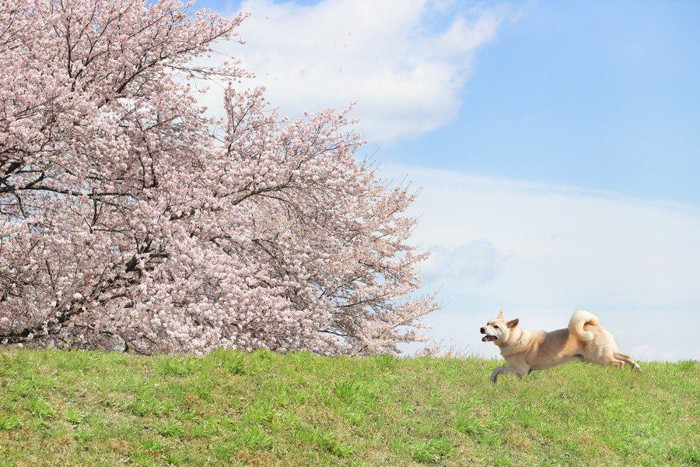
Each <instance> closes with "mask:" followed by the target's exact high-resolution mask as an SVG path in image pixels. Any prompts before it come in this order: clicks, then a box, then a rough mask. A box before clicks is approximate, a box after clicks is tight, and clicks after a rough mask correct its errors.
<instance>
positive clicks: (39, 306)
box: [0, 0, 436, 355]
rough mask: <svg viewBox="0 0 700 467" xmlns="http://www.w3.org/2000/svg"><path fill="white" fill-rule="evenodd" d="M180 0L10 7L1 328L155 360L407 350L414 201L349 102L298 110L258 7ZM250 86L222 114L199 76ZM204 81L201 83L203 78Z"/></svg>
mask: <svg viewBox="0 0 700 467" xmlns="http://www.w3.org/2000/svg"><path fill="white" fill-rule="evenodd" d="M191 9H192V5H191V4H189V5H182V4H180V3H178V2H175V1H171V0H161V1H159V2H155V3H153V2H146V1H145V0H126V1H119V2H112V1H108V0H62V1H56V0H0V340H1V341H2V342H5V343H27V342H40V343H44V344H46V343H50V344H53V345H57V346H65V347H73V348H81V347H84V348H100V347H115V346H117V347H119V348H122V349H125V350H127V351H133V352H139V353H153V352H196V353H201V352H206V351H208V350H210V349H212V348H215V347H220V346H224V347H233V348H238V349H245V350H251V349H255V348H268V349H272V350H276V351H280V352H284V351H289V350H309V351H313V352H319V353H326V354H353V355H364V354H375V353H395V352H397V344H399V343H401V342H410V341H414V340H417V339H419V338H420V336H419V335H418V334H417V329H418V328H420V327H421V325H420V318H421V317H422V316H424V315H425V314H427V313H430V312H432V311H434V310H435V309H436V304H435V301H434V297H432V296H424V297H418V296H417V295H416V293H417V291H418V289H419V286H420V281H419V278H418V277H417V275H416V272H415V268H416V264H417V262H419V261H421V260H422V259H424V258H425V253H421V252H418V251H416V250H415V249H414V248H413V247H412V246H410V245H409V244H407V239H408V238H409V236H410V233H411V229H412V227H413V226H414V225H415V219H412V218H410V217H407V216H406V215H405V210H406V208H407V207H408V206H409V205H410V203H411V202H412V200H413V197H414V195H413V194H412V193H410V192H409V191H408V190H407V188H406V187H403V186H401V187H388V186H387V185H386V184H385V183H384V182H383V181H382V180H380V179H379V178H378V175H377V173H376V172H375V170H374V169H373V167H372V166H371V165H369V164H368V163H366V162H362V161H358V158H357V153H358V150H359V148H360V147H361V141H360V139H359V137H358V135H356V134H354V133H353V132H352V131H351V129H350V125H351V122H350V121H348V116H347V112H341V113H336V112H333V111H330V110H328V111H324V112H321V113H319V114H316V115H311V114H309V115H306V116H305V118H303V119H299V120H296V121H289V120H288V119H286V118H283V117H280V116H279V115H278V114H277V113H276V112H275V111H274V110H273V109H271V108H270V106H269V104H268V103H267V102H266V101H265V99H264V95H263V91H262V90H260V89H253V90H247V91H240V90H236V89H237V88H240V82H241V80H242V79H243V78H245V77H247V76H248V73H247V72H246V71H245V70H243V69H242V68H241V67H240V65H239V63H237V62H235V61H233V60H232V61H231V62H230V63H227V64H225V65H223V66H218V67H203V66H197V65H195V64H194V63H195V62H193V58H196V57H202V56H206V55H207V54H208V53H210V52H211V50H212V45H213V43H214V42H215V41H216V40H218V39H230V38H232V37H236V27H237V26H238V25H239V24H240V23H241V21H243V19H244V18H243V16H242V15H238V16H236V17H233V18H224V17H220V16H219V15H218V14H216V13H213V12H209V11H205V10H202V11H196V12H193V11H191ZM214 76H216V77H218V78H224V79H225V80H228V81H229V82H231V83H232V85H231V86H229V88H228V90H227V92H226V96H225V99H224V102H222V105H223V106H225V109H226V114H227V117H226V118H225V119H223V120H221V121H213V120H212V119H210V118H208V117H206V115H205V113H204V109H202V108H201V107H200V106H199V105H198V104H197V101H196V99H195V91H194V86H193V83H195V82H199V81H201V80H202V79H207V78H210V77H214ZM194 80H198V81H194Z"/></svg>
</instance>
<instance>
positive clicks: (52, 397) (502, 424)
mask: <svg viewBox="0 0 700 467" xmlns="http://www.w3.org/2000/svg"><path fill="white" fill-rule="evenodd" d="M497 364H498V363H497V362H496V361H494V360H484V359H472V358H469V359H456V358H437V359H436V358H392V357H374V358H357V359H351V358H328V357H320V356H315V355H311V354H305V353H300V354H289V355H284V356H282V355H278V354H274V353H271V352H262V351H260V352H255V353H253V354H241V353H237V352H232V351H216V352H213V353H212V354H210V355H208V356H206V357H183V356H171V357H166V356H156V357H138V356H133V355H125V354H119V353H101V352H83V351H75V352H67V351H55V350H1V351H0V465H27V466H29V465H31V466H35V465H115V464H123V463H133V464H142V465H152V464H153V465H165V464H171V465H391V466H394V465H414V464H439V465H499V464H500V465H530V464H543V463H544V464H554V463H556V464H570V465H581V464H583V463H586V464H589V465H590V464H593V465H687V464H696V465H697V464H700V363H698V362H691V361H689V362H680V363H646V364H644V363H642V367H643V369H644V371H643V372H642V373H633V372H631V371H629V370H616V369H614V368H604V367H597V366H591V365H584V364H572V365H568V366H565V367H561V368H557V369H554V370H551V371H549V372H544V373H533V374H532V375H530V376H529V377H527V378H525V379H523V380H518V379H517V378H515V377H509V375H506V376H503V377H501V379H500V380H499V382H498V384H496V385H493V384H491V383H490V382H489V379H488V378H489V375H490V372H491V369H492V368H493V367H495V366H496V365H497Z"/></svg>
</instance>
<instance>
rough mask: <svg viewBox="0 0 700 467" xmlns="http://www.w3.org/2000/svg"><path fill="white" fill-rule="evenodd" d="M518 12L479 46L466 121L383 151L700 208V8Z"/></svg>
mask: <svg viewBox="0 0 700 467" xmlns="http://www.w3.org/2000/svg"><path fill="white" fill-rule="evenodd" d="M519 12H520V14H519V17H518V18H517V20H514V21H504V22H503V24H502V25H501V26H500V29H499V31H498V36H497V38H496V39H495V40H494V41H493V42H492V43H490V44H487V45H485V46H484V47H483V49H481V50H479V51H478V54H477V59H476V63H475V66H474V74H473V76H472V78H471V79H470V80H469V82H468V84H467V85H466V86H465V87H464V89H463V93H462V96H463V101H462V105H461V109H460V112H459V116H458V118H457V119H455V120H454V121H452V122H451V123H450V124H448V125H446V126H445V127H443V128H440V129H438V130H436V131H433V132H430V133H427V134H423V135H421V136H420V137H418V138H415V139H413V140H411V141H405V142H401V143H399V144H397V145H396V146H395V147H387V148H385V149H384V151H383V154H384V155H385V156H386V157H388V158H390V159H392V160H395V161H402V162H409V163H411V164H418V165H429V166H431V167H439V168H445V169H455V170H461V171H466V172H469V173H477V174H483V175H488V176H494V177H507V178H515V179H523V180H531V181H538V182H547V183H557V184H566V185H575V186H583V187H587V188H594V189H601V190H611V191H616V192H621V193H626V194H629V195H634V196H641V197H650V198H661V199H668V200H673V201H678V202H686V203H693V204H700V183H699V182H698V177H699V176H700V3H698V2H671V1H665V2H622V1H614V2H612V1H611V2H570V1H567V2H551V1H550V2H538V3H532V4H527V5H524V6H522V5H521V6H520V9H519ZM427 154H429V155H430V156H429V157H427V156H426V155H427Z"/></svg>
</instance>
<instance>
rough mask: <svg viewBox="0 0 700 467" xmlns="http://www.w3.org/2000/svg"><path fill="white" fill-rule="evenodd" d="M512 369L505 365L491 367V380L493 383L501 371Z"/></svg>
mask: <svg viewBox="0 0 700 467" xmlns="http://www.w3.org/2000/svg"><path fill="white" fill-rule="evenodd" d="M512 370H513V369H512V368H510V367H507V366H499V367H496V368H494V369H493V372H491V382H492V383H495V382H496V380H497V379H498V375H500V374H501V373H508V372H509V371H512Z"/></svg>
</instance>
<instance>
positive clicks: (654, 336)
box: [384, 165, 700, 359]
mask: <svg viewBox="0 0 700 467" xmlns="http://www.w3.org/2000/svg"><path fill="white" fill-rule="evenodd" d="M384 171H385V174H386V175H387V176H389V177H391V178H394V179H402V178H403V177H404V176H405V175H406V174H408V178H409V179H411V180H413V181H414V183H415V184H416V185H417V186H420V187H422V192H421V195H420V196H419V197H418V200H417V201H416V203H415V205H414V206H413V208H412V209H413V213H414V214H415V215H420V216H421V219H420V223H419V225H418V227H417V230H416V233H415V240H416V241H417V242H418V243H420V244H421V245H422V246H423V247H425V248H432V249H434V254H435V257H434V258H433V259H431V260H430V261H429V262H428V263H426V265H425V271H424V272H425V277H426V279H427V281H428V284H427V285H428V287H429V288H433V289H437V288H441V297H442V300H443V301H445V302H447V304H446V306H445V308H444V310H442V311H441V312H438V313H437V314H436V315H435V316H433V317H431V318H430V319H429V320H428V322H429V323H430V324H432V325H433V326H434V329H433V330H432V334H433V336H434V337H435V338H437V339H439V340H440V339H442V340H445V341H447V342H452V343H453V344H454V345H456V346H457V347H459V348H462V349H466V350H467V351H470V352H475V353H480V354H485V355H495V354H496V352H495V351H494V349H493V347H494V346H492V345H491V346H487V345H485V344H482V343H481V342H480V341H479V335H478V328H479V326H481V325H482V323H483V322H486V320H488V319H490V318H492V317H494V316H495V315H496V314H497V313H498V311H499V310H501V309H502V310H503V311H504V313H505V314H506V315H507V316H511V317H514V316H515V315H517V316H518V317H520V318H521V322H522V323H523V325H524V326H525V327H529V328H531V329H554V328H558V327H564V326H566V323H567V322H568V319H569V317H570V315H571V313H572V312H573V311H574V310H576V309H577V308H586V309H589V310H590V311H593V312H594V313H597V314H598V315H599V316H600V317H601V319H602V321H603V323H604V324H605V325H606V326H608V327H609V328H610V329H611V331H613V333H615V334H616V336H617V339H618V342H619V343H620V345H621V346H622V348H623V349H625V350H628V351H629V352H630V353H636V354H637V355H635V356H636V357H638V358H641V359H654V358H659V359H662V358H663V359H679V358H700V343H698V341H697V339H692V338H688V337H686V336H687V333H685V332H684V331H683V330H684V329H688V328H696V327H699V326H700V287H698V278H699V277H700V240H698V239H700V211H698V210H697V209H695V208H692V207H686V206H679V205H669V204H664V203H659V202H653V201H647V200H639V199H633V198H627V197H622V196H619V195H615V194H611V193H604V192H595V191H587V190H580V189H575V188H567V187H557V186H547V185H537V184H528V183H521V182H514V181H508V180H496V179H488V178H479V177H472V176H467V175H463V174H459V173H455V172H448V171H439V170H427V169H423V168H412V167H403V166H397V165H388V166H386V167H385V168H384Z"/></svg>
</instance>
